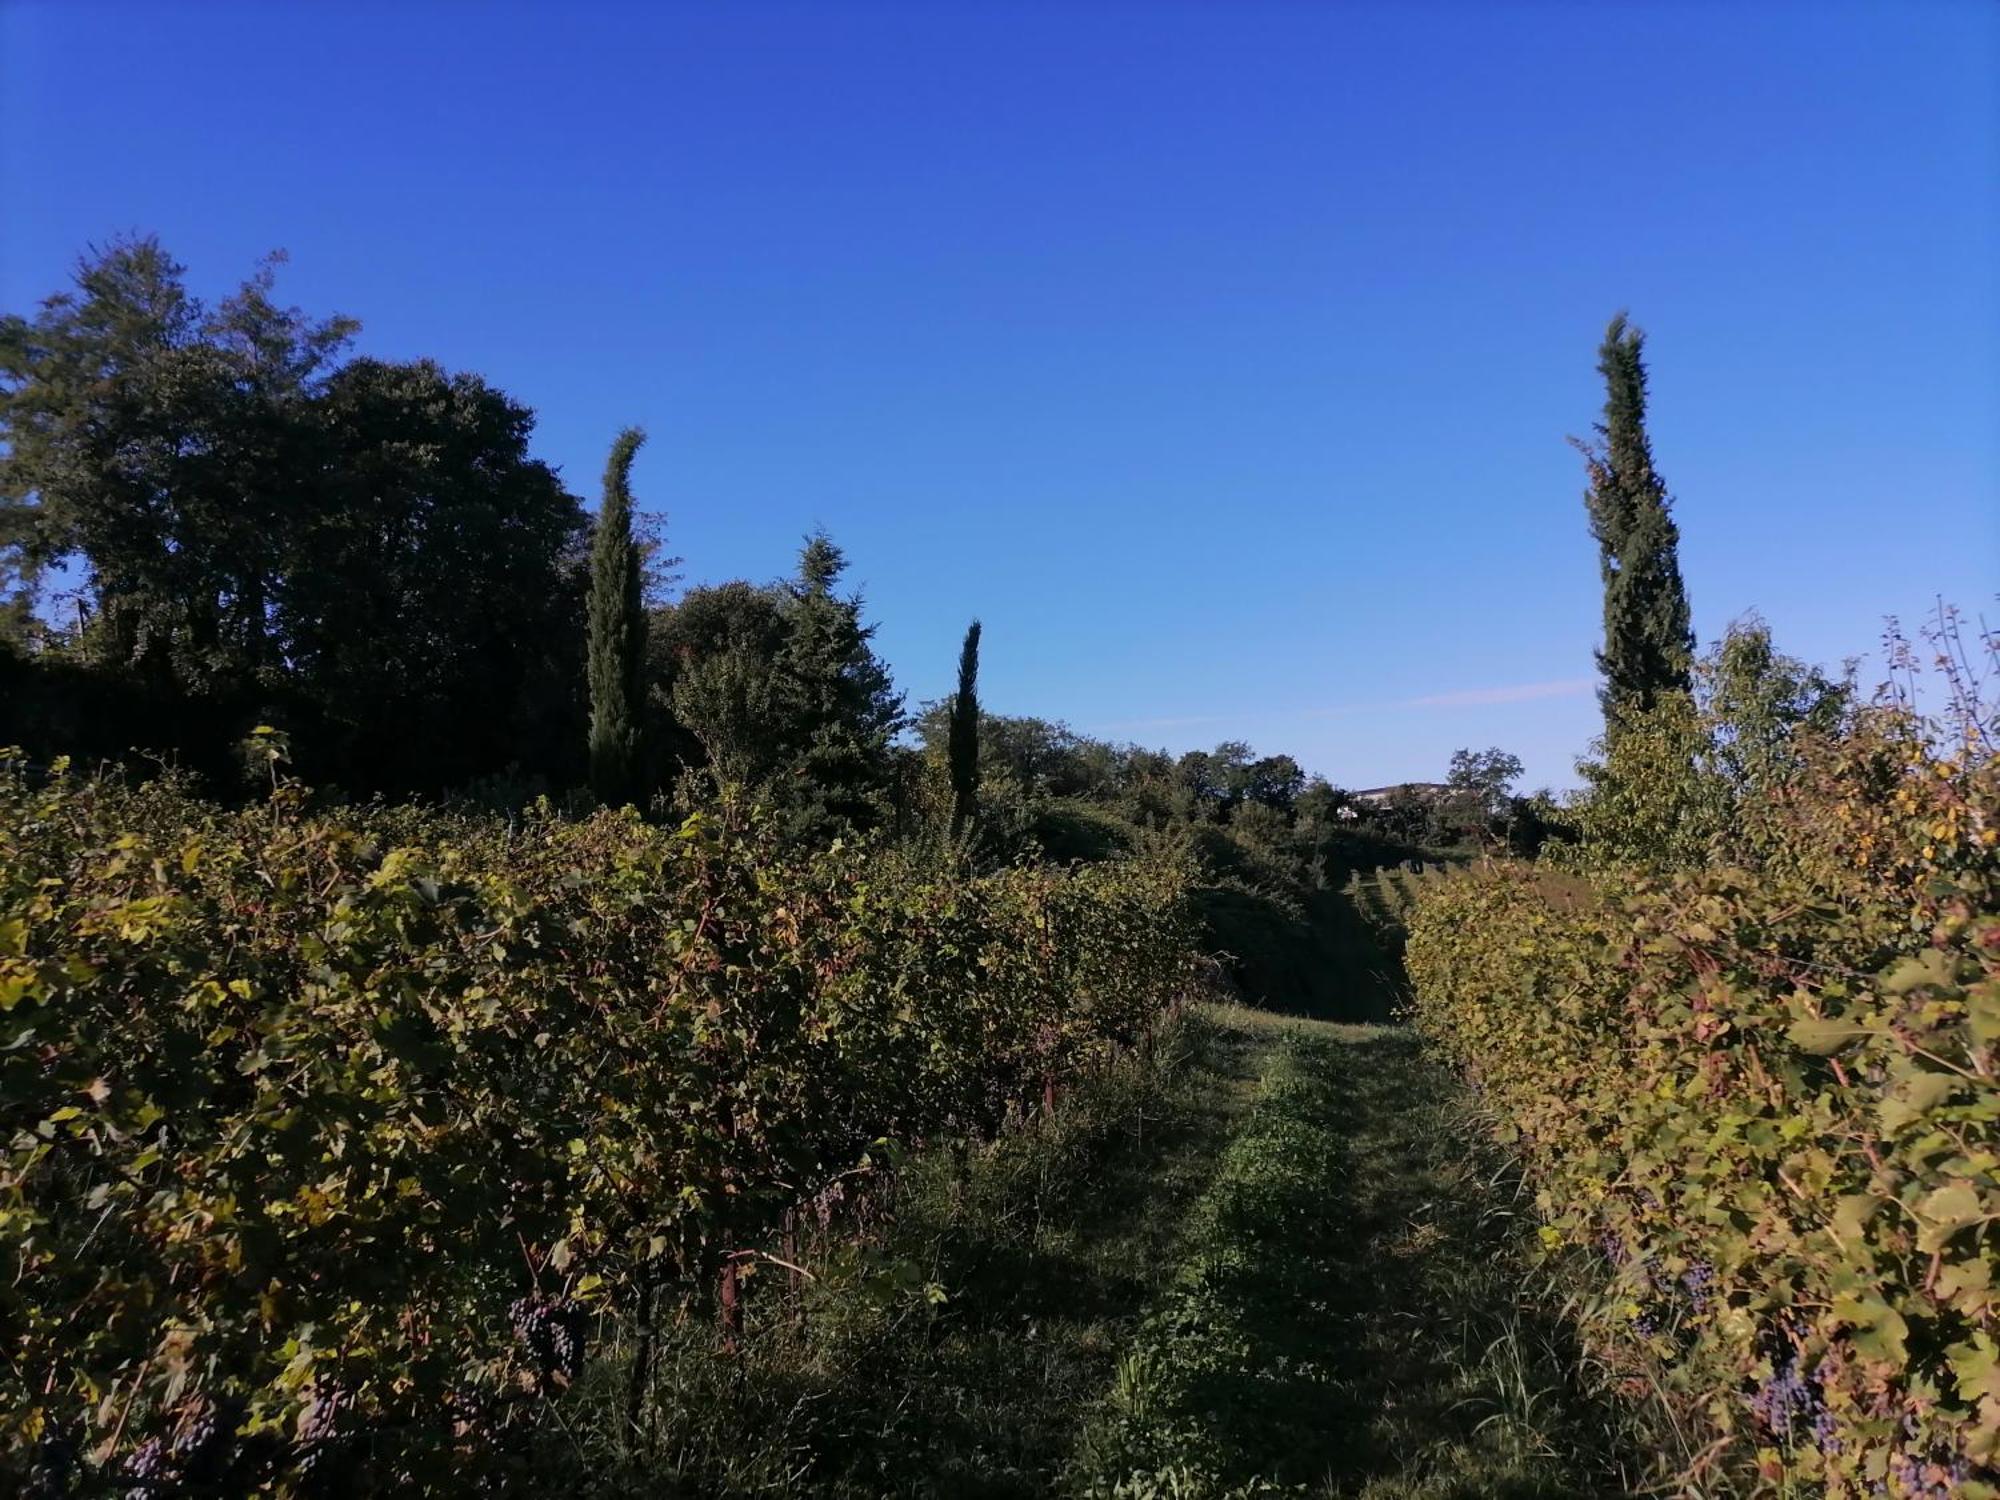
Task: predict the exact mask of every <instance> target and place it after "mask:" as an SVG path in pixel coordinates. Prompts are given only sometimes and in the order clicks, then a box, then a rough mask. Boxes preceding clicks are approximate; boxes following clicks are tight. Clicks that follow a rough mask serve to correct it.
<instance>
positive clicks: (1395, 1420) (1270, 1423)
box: [1078, 1026, 1637, 1500]
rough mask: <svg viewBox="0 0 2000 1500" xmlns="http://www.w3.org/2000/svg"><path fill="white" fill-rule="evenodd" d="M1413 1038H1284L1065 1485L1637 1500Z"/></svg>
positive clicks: (1501, 1199)
mask: <svg viewBox="0 0 2000 1500" xmlns="http://www.w3.org/2000/svg"><path fill="white" fill-rule="evenodd" d="M1475 1140H1476V1136H1475V1134H1474V1132H1473V1127H1472V1126H1471V1124H1470V1122H1469V1121H1468V1120H1467V1119H1466V1117H1465V1115H1464V1113H1463V1109H1462V1107H1461V1105H1460V1102H1459V1097H1458V1095H1457V1092H1456V1090H1455V1088H1454V1087H1453V1086H1452V1084H1451V1083H1450V1081H1449V1080H1448V1079H1447V1078H1445V1077H1444V1075H1443V1074H1441V1073H1440V1072H1439V1071H1438V1070H1437V1069H1435V1068H1433V1067H1432V1066H1431V1065H1430V1064H1428V1063H1427V1062H1425V1061H1424V1060H1423V1058H1422V1057H1421V1056H1420V1055H1419V1053H1418V1050H1417V1046H1416V1043H1415V1040H1414V1039H1413V1038H1412V1037H1411V1036H1410V1035H1408V1034H1407V1033H1404V1032H1401V1031H1397V1030H1391V1029H1387V1028H1359V1027H1332V1026H1293V1027H1291V1028H1288V1029H1287V1030H1285V1031H1284V1032H1282V1033H1281V1034H1280V1039H1279V1041H1278V1042H1277V1044H1276V1045H1275V1046H1274V1047H1273V1048H1272V1049H1271V1051H1270V1053H1269V1056H1268V1061H1267V1065H1266V1068H1265V1072H1264V1077H1263V1080H1262V1082H1261V1084H1260V1088H1259V1093H1258V1098H1257V1102H1256V1104H1255V1106H1254V1108H1253V1109H1252V1111H1251V1112H1250V1114H1249V1115H1248V1116H1247V1118H1246V1120H1245V1123H1244V1125H1243V1128H1242V1129H1241V1130H1240V1131H1239V1133H1238V1134H1237V1136H1236V1138H1235V1139H1234V1140H1233V1141H1232V1143H1231V1145H1230V1147H1229V1149H1228V1151H1227V1152H1226V1153H1225V1154H1224V1156H1223V1158H1222V1162H1221V1167H1220V1170H1219V1171H1218V1173H1217V1176H1216V1178H1215V1180H1214V1182H1213V1183H1212V1184H1211V1186H1210V1188H1209V1191H1208V1193H1207V1194H1206V1195H1205V1196H1204V1198H1203V1200H1202V1201H1201V1203H1200V1204H1199V1205H1198V1207H1197V1208H1196V1211H1195V1213H1194V1215H1193V1219H1192V1225H1191V1229H1190V1233H1189V1236H1188V1241H1187V1245H1186V1250H1185V1258H1184V1260H1183V1263H1182V1266H1181V1268H1180V1270H1179V1271H1178V1273H1177V1274H1176V1276H1175V1278H1174V1280H1173V1281H1172V1283H1171V1284H1170V1286H1169V1288H1168V1291H1167V1293H1166V1295H1165V1296H1164V1297H1163V1298H1162V1299H1161V1301H1160V1303H1159V1304H1158V1305H1157V1306H1156V1308H1155V1309H1154V1311H1153V1312H1152V1313H1151V1314H1150V1315H1149V1317H1148V1319H1147V1321H1146V1323H1145V1324H1144V1326H1143V1328H1142V1330H1141V1332H1140V1334H1139V1336H1138V1338H1137V1340H1136V1341H1135V1343H1134V1345H1133V1347H1132V1349H1131V1350H1130V1351H1129V1352H1128V1353H1127V1354H1126V1356H1125V1357H1124V1359H1123V1361H1122V1362H1121V1364H1120V1369H1119V1374H1118V1378H1117V1380H1116V1381H1115V1382H1114V1385H1113V1389H1112V1391H1111V1394H1110V1399H1109V1401H1108V1403H1107V1407H1106V1410H1105V1412H1104V1414H1103V1415H1102V1416H1101V1417H1100V1418H1099V1420H1098V1421H1097V1422H1096V1423H1095V1425H1094V1426H1093V1427H1092V1429H1091V1430H1090V1432H1089V1433H1088V1435H1087V1438H1086V1441H1085V1444H1084V1446H1083V1449H1082V1451H1081V1454H1080V1466H1079V1467H1080V1474H1079V1475H1078V1479H1079V1481H1080V1482H1079V1485H1078V1487H1079V1488H1081V1489H1083V1490H1085V1491H1087V1492H1090V1493H1096V1494H1103V1495H1113V1494H1115V1495H1123V1496H1133V1497H1141V1496H1154V1495H1158V1496H1223V1495H1253V1494H1267V1493H1299V1494H1311V1495H1342V1496H1345V1495H1354V1496H1365V1497H1369V1500H1392V1497H1394V1500H1416V1497H1461V1496H1462V1497H1465V1500H1472V1497H1480V1496H1494V1497H1505V1496H1542V1495H1547V1496H1558V1495H1576V1496H1599V1495H1616V1494H1627V1493H1631V1492H1633V1490H1634V1489H1635V1488H1636V1487H1637V1486H1636V1480H1635V1478H1634V1476H1633V1475H1632V1474H1631V1473H1629V1472H1627V1469H1626V1467H1625V1466H1623V1465H1621V1464H1620V1463H1619V1461H1618V1458H1617V1454H1618V1453H1619V1452H1620V1450H1621V1449H1622V1448H1624V1447H1625V1446H1627V1444H1628V1442H1629V1440H1630V1439H1631V1438H1632V1436H1633V1434H1632V1433H1631V1432H1630V1431H1629V1430H1628V1428H1627V1419H1626V1417H1625V1416H1624V1414H1623V1413H1622V1412H1621V1411H1619V1410H1618V1409H1616V1408H1612V1407H1603V1406H1599V1405H1598V1404H1596V1403H1594V1402H1592V1401H1590V1400H1589V1399H1587V1398H1586V1397H1585V1396H1584V1394H1583V1393H1582V1392H1580V1391H1579V1390H1578V1389H1577V1388H1576V1386H1575V1384H1574V1382H1573V1381H1572V1380H1571V1379H1570V1376H1569V1372H1571V1371H1573V1370H1574V1369H1575V1368H1576V1360H1575V1356H1574V1352H1573V1351H1572V1350H1571V1349H1570V1348H1569V1346H1568V1344H1567V1342H1566V1340H1565V1338H1564V1337H1563V1334H1562V1332H1561V1329H1560V1327H1559V1325H1557V1324H1556V1323H1555V1322H1554V1320H1553V1319H1552V1318H1551V1317H1549V1316H1548V1314H1547V1313H1546V1312H1545V1311H1544V1310H1542V1309H1541V1308H1540V1307H1539V1306H1537V1305H1536V1303H1535V1302H1534V1300H1533V1299H1532V1298H1531V1297H1530V1296H1528V1295H1526V1294H1525V1292H1524V1288H1526V1287H1527V1286H1529V1285H1530V1283H1531V1269H1530V1264H1529V1256H1528V1251H1527V1247H1526V1244H1525V1239H1526V1237H1527V1235H1526V1226H1525V1225H1524V1224H1523V1223H1522V1222H1520V1221H1519V1220H1518V1219H1517V1218H1516V1217H1515V1215H1514V1207H1513V1205H1514V1198H1513V1195H1512V1190H1511V1188H1510V1187H1509V1185H1508V1184H1507V1182H1506V1180H1505V1179H1504V1177H1496V1176H1494V1175H1492V1164H1490V1163H1484V1162H1482V1161H1481V1159H1480V1158H1481V1152H1480V1150H1479V1148H1478V1147H1477V1146H1476V1145H1475V1144H1474V1142H1475Z"/></svg>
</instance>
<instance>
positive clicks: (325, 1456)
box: [292, 1384, 354, 1494]
mask: <svg viewBox="0 0 2000 1500" xmlns="http://www.w3.org/2000/svg"><path fill="white" fill-rule="evenodd" d="M353 1411H354V1395H353V1393H352V1392H351V1391H348V1390H347V1389H345V1388H344V1387H342V1386H338V1385H332V1384H326V1385H321V1386H317V1387H316V1388H315V1389H314V1391H313V1395H312V1399H311V1400H310V1401H308V1402H307V1403H306V1409H305V1410H304V1411H303V1412H301V1413H300V1414H299V1428H298V1454H299V1456H298V1461H297V1462H296V1464H295V1465H294V1466H293V1470H292V1472H293V1473H294V1474H295V1475H296V1476H297V1478H298V1481H299V1484H300V1485H301V1487H302V1488H304V1489H305V1490H306V1491H308V1492H309V1493H313V1494H330V1493H333V1492H334V1491H336V1490H338V1489H339V1488H340V1487H341V1486H342V1484H343V1483H344V1481H345V1479H346V1477H347V1468H348V1463H347V1460H348V1457H349V1452H348V1450H349V1448H350V1446H351V1438H352V1436H353V1433H352V1429H353V1425H354V1424H353V1421H352V1416H353Z"/></svg>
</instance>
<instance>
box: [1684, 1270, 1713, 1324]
mask: <svg viewBox="0 0 2000 1500" xmlns="http://www.w3.org/2000/svg"><path fill="white" fill-rule="evenodd" d="M1681 1291H1682V1292H1683V1293H1685V1294H1686V1296H1687V1299H1688V1305H1689V1306H1690V1307H1692V1308H1693V1309H1694V1311H1695V1315H1696V1316H1697V1317H1699V1316H1700V1315H1701V1314H1702V1313H1705V1312H1707V1311H1708V1309H1709V1305H1710V1304H1711V1303H1712V1302H1713V1301H1714V1300H1715V1267H1714V1266H1712V1265H1710V1264H1709V1263H1708V1262H1707V1261H1705V1260H1697V1261H1695V1262H1693V1263H1692V1264H1691V1265H1689V1266H1688V1268H1687V1269H1686V1270H1685V1271H1683V1272H1681Z"/></svg>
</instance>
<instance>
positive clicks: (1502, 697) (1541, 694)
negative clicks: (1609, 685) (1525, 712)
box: [1395, 677, 1597, 708]
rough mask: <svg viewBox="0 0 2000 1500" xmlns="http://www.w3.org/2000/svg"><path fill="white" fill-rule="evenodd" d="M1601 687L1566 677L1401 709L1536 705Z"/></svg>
mask: <svg viewBox="0 0 2000 1500" xmlns="http://www.w3.org/2000/svg"><path fill="white" fill-rule="evenodd" d="M1596 686H1597V679H1596V678H1594V677H1566V678H1564V679H1563V680H1562V681H1561V682H1521V683H1515V684H1513V685H1512V686H1510V687H1485V688H1462V689H1460V690H1459V691H1458V692H1455V693H1432V694H1429V695H1428V696H1426V697H1422V698H1405V699H1403V700H1402V701H1401V702H1400V703H1397V704H1396V705H1395V706H1396V707H1397V708H1471V707H1475V706H1477V705H1479V704H1482V703H1532V702H1534V701H1535V700H1536V699H1537V698H1575V697H1578V696H1579V695H1581V694H1583V693H1587V692H1589V691H1590V690H1591V689H1592V688H1594V687H1596Z"/></svg>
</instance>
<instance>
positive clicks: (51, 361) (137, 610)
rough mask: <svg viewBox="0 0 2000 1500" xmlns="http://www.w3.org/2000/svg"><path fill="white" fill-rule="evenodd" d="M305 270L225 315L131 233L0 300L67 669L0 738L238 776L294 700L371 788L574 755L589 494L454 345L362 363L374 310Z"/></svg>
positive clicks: (7, 547) (21, 456) (16, 432)
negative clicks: (308, 287)
mask: <svg viewBox="0 0 2000 1500" xmlns="http://www.w3.org/2000/svg"><path fill="white" fill-rule="evenodd" d="M278 264H279V258H276V257H274V258H273V259H272V260H271V261H270V262H267V263H266V264H265V265H264V266H263V267H262V268H260V270H259V271H258V272H257V274H256V275H254V276H253V277H252V278H251V279H250V280H249V281H247V282H246V283H244V285H243V286H241V287H240V288H238V290H237V291H236V292H234V293H233V294H231V295H230V296H229V297H227V298H225V299H224V300H223V301H222V302H220V303H219V304H217V305H216V306H214V307H212V308H211V307H209V306H207V305H205V304H204V303H202V302H201V301H200V300H199V299H198V298H196V297H194V296H193V295H192V294H190V293H189V292H188V290H187V288H186V285H185V282H184V273H183V269H182V267H181V266H180V265H178V264H177V263H176V262H174V261H173V260H172V259H171V258H170V257H169V256H168V255H167V254H166V252H165V251H164V250H163V249H162V248H161V247H160V245H159V244H158V243H157V242H156V241H153V240H137V241H129V242H120V243H117V244H114V245H112V246H110V247H109V248H107V249H105V250H103V251H101V252H96V253H94V254H93V255H91V256H89V257H87V258H86V259H85V260H84V261H83V262H82V263H81V265H80V266H79V268H78V271H77V276H76V285H75V287H74V289H73V290H71V291H68V292H64V293H61V294H58V295H56V296H54V297H51V298H49V299H48V300H47V301H45V302H44V303H43V304H42V306H41V308H40V310H39V311H38V312H37V313H36V314H35V315H34V316H32V317H23V316H18V315H10V316H8V317H6V318H4V319H0V438H4V440H5V452H4V456H0V568H4V571H5V574H6V577H7V578H8V579H9V580H11V582H10V584H9V587H10V589H11V596H12V603H11V605H10V611H9V618H10V619H11V620H12V621H13V622H14V623H13V625H12V626H11V633H12V634H13V636H14V638H15V640H16V642H17V647H18V646H27V647H28V648H29V649H30V651H31V653H32V655H33V657H34V659H35V661H36V662H38V663H40V664H41V665H44V666H46V667H47V668H48V669H49V670H47V671H46V672H41V673H38V674H36V675H35V676H34V678H33V679H32V680H27V681H24V683H23V688H24V690H23V691H22V692H21V693H19V694H16V695H13V696H12V698H11V702H10V705H9V707H10V709H11V717H10V722H8V723H6V724H4V725H0V730H4V731H5V732H7V733H9V734H12V735H14V736H15V737H18V738H21V739H23V740H26V741H29V742H31V743H35V742H40V743H42V744H43V746H44V748H45V749H47V750H49V751H51V752H53V751H55V750H60V749H76V750H81V751H86V752H91V753H98V754H111V755H121V754H123V753H125V751H126V749H127V747H129V746H132V745H135V744H136V745H139V746H142V747H144V748H147V749H152V750H159V751H165V752H172V753H176V754H179V755H180V756H182V757H184V758H185V759H186V760H188V761H189V762H190V763H191V764H194V765H196V766H200V767H203V768H205V769H209V770H211V771H213V770H215V769H217V768H218V767H219V766H221V765H223V764H226V762H227V759H228V751H229V747H230V746H231V745H233V743H234V741H235V740H236V738H237V737H239V736H240V735H241V733H242V732H243V731H244V730H246V729H248V728H249V727H250V726H251V725H252V724H255V723H257V722H260V721H262V720H265V719H273V718H275V719H280V720H283V721H286V722H287V724H288V725H289V726H290V727H292V728H294V729H296V730H297V731H298V733H297V734H296V735H295V741H296V743H297V744H298V745H299V747H300V750H299V753H300V755H301V757H302V761H303V763H304V764H305V765H306V766H307V767H308V768H309V769H311V770H312V771H313V772H314V773H315V774H317V775H321V776H324V777H326V778H328V779H333V780H338V781H340V782H342V783H343V784H345V785H347V786H349V787H350V788H352V789H354V790H357V791H367V790H378V789H379V790H390V791H410V790H418V789H438V788H441V787H445V786H450V785H454V784H457V783H459V782H462V781H463V780H465V779H467V778H468V777H471V776H477V775H480V774H484V773H489V772H493V771H497V770H501V769H503V768H504V767H506V766H507V765H508V764H509V763H518V762H522V761H526V762H528V763H530V764H532V765H534V766H535V767H536V768H537V769H538V770H541V771H545V772H546V771H560V770H561V768H562V767H564V766H565V765H567V764H569V763H572V762H573V761H574V759H575V756H574V752H573V751H570V750H569V749H568V747H567V746H566V745H563V746H562V748H560V749H557V748H555V747H556V746H557V745H558V744H559V743H560V742H561V741H562V740H565V739H566V738H567V731H566V723H567V721H569V720H570V719H571V718H572V716H573V715H574V714H575V712H576V706H577V702H578V694H577V693H576V690H575V688H574V686H573V679H574V674H575V658H576V653H575V652H574V651H573V650H569V649H566V648H565V647H564V646H562V645H560V644H552V643H559V642H562V641H564V640H566V639H567V638H569V636H570V635H571V633H572V629H573V627H570V626H569V625H568V624H567V622H568V621H570V620H573V619H574V611H575V607H576V601H577V594H576V590H575V587H574V584H573V582H572V579H571V571H570V561H569V560H570V557H571V555H572V554H573V551H574V548H575V545H576V541H577V538H578V536H579V534H580V526H581V512H580V510H579V508H578V506H577V504H576V501H575V500H574V498H573V497H571V496H570V495H568V494H567V492H565V491H564V490H563V488H562V486H561V485H560V483H558V481H557V480H556V477H555V475H554V473H553V472H552V471H551V470H549V469H548V467H547V466H546V465H543V464H540V463H538V462H536V461H534V460H533V459H531V458H530V457H529V456H528V453H527V438H528V433H529V430H530V428H531V427H532V425H533V417H532V414H531V413H529V412H528V411H527V409H526V408H524V407H521V406H519V405H517V404H515V403H514V402H512V401H510V400H508V399H507V398H506V397H505V396H504V395H502V394H501V393H499V392H497V391H495V390H493V389H492V388H491V387H489V386H487V385H486V384H485V383H484V382H482V381H480V380H478V379H477V378H476V377H473V376H467V375H447V374H446V373H445V372H444V371H442V370H441V369H439V368H438V367H437V366H436V365H434V364H430V363H428V362H420V363H416V364H389V363H384V362H381V361H376V360H355V361H352V362H348V363H343V362H342V358H341V357H342V354H343V351H344V350H345V348H346V346H347V343H348V341H349V340H350V339H351V337H352V335H353V333H354V330H355V327H356V325H355V324H354V322H353V321H352V320H351V319H346V318H330V319H324V320H315V319H313V318H310V317H308V316H307V315H305V314H304V313H302V312H300V311H299V310H298V309H296V308H286V307H282V306H280V305H279V304H278V303H277V302H276V301H275V300H274V289H275V269H276V266H277V265H278ZM63 584H67V585H68V587H65V588H63V589H62V590H61V592H60V593H57V594H55V595H53V596H51V594H50V592H49V591H50V588H51V586H52V585H63ZM36 604H39V606H40V608H39V611H37V609H36V608H35V605H36ZM477 726H488V732H487V733H486V734H484V735H482V734H480V733H478V732H476V727H477ZM558 726H564V733H562V734H558V733H557V732H556V730H557V728H558ZM493 727H500V728H504V729H505V731H506V732H505V733H503V734H495V733H492V732H491V729H492V728H493Z"/></svg>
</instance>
